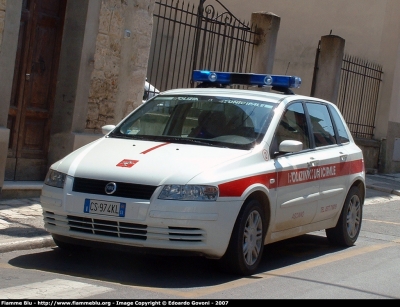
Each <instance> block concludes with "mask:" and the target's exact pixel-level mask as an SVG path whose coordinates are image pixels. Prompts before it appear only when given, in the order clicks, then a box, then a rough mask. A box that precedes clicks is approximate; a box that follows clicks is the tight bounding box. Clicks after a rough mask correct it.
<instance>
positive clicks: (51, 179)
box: [44, 169, 66, 188]
mask: <svg viewBox="0 0 400 307" xmlns="http://www.w3.org/2000/svg"><path fill="white" fill-rule="evenodd" d="M65 177H66V175H65V174H63V173H60V172H57V171H55V170H52V169H49V171H48V172H47V175H46V178H45V179H44V184H47V185H50V186H52V187H56V188H63V187H64V182H65Z"/></svg>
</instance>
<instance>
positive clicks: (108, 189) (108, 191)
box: [104, 182, 117, 195]
mask: <svg viewBox="0 0 400 307" xmlns="http://www.w3.org/2000/svg"><path fill="white" fill-rule="evenodd" d="M104 190H105V191H106V194H108V195H111V194H113V193H114V192H115V191H116V190H117V184H116V183H115V182H109V183H107V184H106V188H105V189H104Z"/></svg>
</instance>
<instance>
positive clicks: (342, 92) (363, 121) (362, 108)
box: [337, 55, 383, 139]
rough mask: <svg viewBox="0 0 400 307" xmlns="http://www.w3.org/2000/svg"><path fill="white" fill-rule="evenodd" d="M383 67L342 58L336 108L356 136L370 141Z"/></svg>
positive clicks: (359, 60)
mask: <svg viewBox="0 0 400 307" xmlns="http://www.w3.org/2000/svg"><path fill="white" fill-rule="evenodd" d="M382 74H383V72H382V67H381V66H380V65H377V64H372V63H369V62H368V61H365V60H361V59H358V58H356V57H352V56H349V55H345V56H344V58H343V62H342V72H341V77H340V87H339V95H338V101H337V106H338V108H339V109H340V111H341V112H342V114H343V117H344V118H345V120H346V122H347V125H348V126H349V129H350V131H351V133H352V134H353V135H354V136H355V137H359V138H366V139H372V137H373V136H374V128H375V126H374V125H375V115H376V109H377V106H378V96H379V88H380V84H381V81H382Z"/></svg>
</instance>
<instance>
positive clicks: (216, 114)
mask: <svg viewBox="0 0 400 307" xmlns="http://www.w3.org/2000/svg"><path fill="white" fill-rule="evenodd" d="M275 106H276V104H273V103H269V102H265V101H259V100H250V99H243V98H232V97H216V96H207V95H205V96H199V95H191V96H166V95H158V96H157V97H155V98H154V99H151V100H149V101H148V102H146V103H145V104H144V105H142V106H141V107H139V108H138V109H137V110H135V111H134V112H132V113H131V114H130V115H129V116H128V117H127V118H125V119H124V120H123V121H122V122H121V123H120V124H119V125H118V126H117V127H116V128H115V129H114V130H113V131H112V132H111V133H110V134H109V135H108V137H118V138H129V139H140V140H153V141H164V142H175V143H187V144H198V145H207V146H221V147H228V148H236V149H250V148H252V147H254V145H256V144H257V143H259V142H261V140H262V139H263V137H264V135H265V132H266V130H267V128H268V125H269V122H270V120H271V116H272V113H273V112H272V109H273V108H274V107H275Z"/></svg>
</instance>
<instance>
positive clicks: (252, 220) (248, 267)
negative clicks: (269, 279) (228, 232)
mask: <svg viewBox="0 0 400 307" xmlns="http://www.w3.org/2000/svg"><path fill="white" fill-rule="evenodd" d="M264 217H265V215H264V210H263V208H262V206H261V204H260V203H259V201H257V200H254V199H253V200H248V201H246V202H245V204H244V205H243V209H242V210H241V212H240V213H239V216H238V218H237V219H236V222H235V226H234V228H233V232H232V236H231V239H230V242H229V246H228V249H227V251H226V253H225V255H224V256H223V257H222V259H220V261H219V262H220V265H221V268H222V269H223V270H224V271H226V272H229V273H235V274H240V275H251V274H253V273H254V272H255V270H256V269H257V266H258V264H259V263H260V261H261V257H262V253H263V250H264V235H265V229H266V222H265V218H264Z"/></svg>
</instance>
